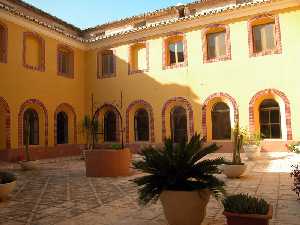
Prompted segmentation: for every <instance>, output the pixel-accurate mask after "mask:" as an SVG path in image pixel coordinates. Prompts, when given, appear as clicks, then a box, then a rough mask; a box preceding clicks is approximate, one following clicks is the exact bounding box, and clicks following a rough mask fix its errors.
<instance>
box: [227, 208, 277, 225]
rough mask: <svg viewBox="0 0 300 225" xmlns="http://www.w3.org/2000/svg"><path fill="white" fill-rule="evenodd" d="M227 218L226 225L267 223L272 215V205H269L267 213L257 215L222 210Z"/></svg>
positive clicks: (260, 224) (266, 224)
mask: <svg viewBox="0 0 300 225" xmlns="http://www.w3.org/2000/svg"><path fill="white" fill-rule="evenodd" d="M223 214H224V215H225V216H226V218H227V224H228V225H241V224H243V225H269V220H270V219H272V216H273V207H272V205H269V211H268V213H267V215H258V214H239V213H231V212H224V213H223Z"/></svg>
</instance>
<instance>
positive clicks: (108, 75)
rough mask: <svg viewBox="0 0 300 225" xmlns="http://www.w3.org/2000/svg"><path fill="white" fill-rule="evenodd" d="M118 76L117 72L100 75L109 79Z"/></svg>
mask: <svg viewBox="0 0 300 225" xmlns="http://www.w3.org/2000/svg"><path fill="white" fill-rule="evenodd" d="M114 77H116V74H114V73H113V74H102V75H100V76H98V79H109V78H114Z"/></svg>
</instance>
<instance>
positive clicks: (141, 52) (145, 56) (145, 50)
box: [128, 42, 149, 75]
mask: <svg viewBox="0 0 300 225" xmlns="http://www.w3.org/2000/svg"><path fill="white" fill-rule="evenodd" d="M128 48H129V49H128V62H129V65H128V74H129V75H131V74H137V73H145V72H148V71H149V43H148V42H138V43H134V44H131V45H130V46H129V47H128Z"/></svg>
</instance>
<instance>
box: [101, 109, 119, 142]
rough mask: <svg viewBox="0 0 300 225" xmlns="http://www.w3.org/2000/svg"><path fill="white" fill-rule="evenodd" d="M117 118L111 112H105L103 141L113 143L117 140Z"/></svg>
mask: <svg viewBox="0 0 300 225" xmlns="http://www.w3.org/2000/svg"><path fill="white" fill-rule="evenodd" d="M116 125H117V118H116V114H115V113H114V112H112V111H107V112H106V113H105V115H104V141H106V142H113V141H116V140H117V132H116V131H117V129H116Z"/></svg>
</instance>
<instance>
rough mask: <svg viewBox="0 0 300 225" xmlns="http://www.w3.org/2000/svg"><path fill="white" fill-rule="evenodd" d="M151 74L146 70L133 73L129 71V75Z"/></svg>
mask: <svg viewBox="0 0 300 225" xmlns="http://www.w3.org/2000/svg"><path fill="white" fill-rule="evenodd" d="M146 72H149V70H148V69H144V70H133V71H129V73H128V74H129V75H137V74H142V73H146Z"/></svg>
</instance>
